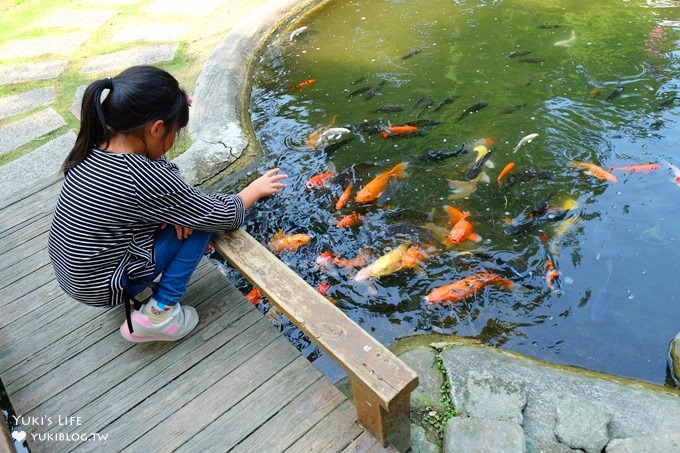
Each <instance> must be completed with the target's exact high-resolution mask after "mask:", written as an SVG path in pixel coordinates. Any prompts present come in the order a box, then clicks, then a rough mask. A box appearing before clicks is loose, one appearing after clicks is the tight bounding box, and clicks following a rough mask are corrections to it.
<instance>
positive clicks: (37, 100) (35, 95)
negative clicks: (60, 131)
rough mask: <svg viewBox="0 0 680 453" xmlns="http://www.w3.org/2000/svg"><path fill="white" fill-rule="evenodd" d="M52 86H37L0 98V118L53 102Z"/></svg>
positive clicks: (53, 90)
mask: <svg viewBox="0 0 680 453" xmlns="http://www.w3.org/2000/svg"><path fill="white" fill-rule="evenodd" d="M55 93H56V91H55V89H54V87H45V88H39V89H37V90H31V91H25V92H23V93H19V94H13V95H11V96H5V97H3V98H0V120H4V119H5V118H9V117H11V116H14V115H18V114H20V113H24V112H28V111H30V110H33V109H35V108H37V107H41V106H43V105H45V104H50V103H52V102H54V98H55Z"/></svg>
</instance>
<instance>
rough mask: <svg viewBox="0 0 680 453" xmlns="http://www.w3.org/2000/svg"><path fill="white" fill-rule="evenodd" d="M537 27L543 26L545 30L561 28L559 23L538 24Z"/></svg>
mask: <svg viewBox="0 0 680 453" xmlns="http://www.w3.org/2000/svg"><path fill="white" fill-rule="evenodd" d="M536 28H541V29H544V30H547V29H551V28H560V26H559V25H557V24H538V25H536Z"/></svg>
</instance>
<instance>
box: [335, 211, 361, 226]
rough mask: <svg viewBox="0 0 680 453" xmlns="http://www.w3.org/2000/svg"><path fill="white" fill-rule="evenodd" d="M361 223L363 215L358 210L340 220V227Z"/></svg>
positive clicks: (338, 224)
mask: <svg viewBox="0 0 680 453" xmlns="http://www.w3.org/2000/svg"><path fill="white" fill-rule="evenodd" d="M360 223H361V216H360V215H359V213H358V212H353V213H351V214H349V215H346V216H345V217H343V218H341V219H340V220H338V223H337V227H338V228H350V227H353V226H356V225H359V224H360Z"/></svg>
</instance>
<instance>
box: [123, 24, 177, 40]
mask: <svg viewBox="0 0 680 453" xmlns="http://www.w3.org/2000/svg"><path fill="white" fill-rule="evenodd" d="M189 28H190V27H189V25H187V24H179V23H178V24H144V25H143V26H141V25H128V26H126V27H123V28H121V29H120V30H119V31H118V33H116V34H115V35H113V41H114V42H135V41H146V42H157V41H163V42H168V41H170V42H174V41H181V40H182V39H183V38H184V37H185V36H186V34H187V33H188V32H189Z"/></svg>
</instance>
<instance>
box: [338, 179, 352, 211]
mask: <svg viewBox="0 0 680 453" xmlns="http://www.w3.org/2000/svg"><path fill="white" fill-rule="evenodd" d="M353 188H354V183H353V182H350V183H349V184H347V187H345V190H343V191H342V194H341V195H340V198H338V201H336V202H335V209H337V210H338V211H339V210H340V209H342V208H344V207H345V206H347V203H349V198H350V196H351V195H352V189H353Z"/></svg>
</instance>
